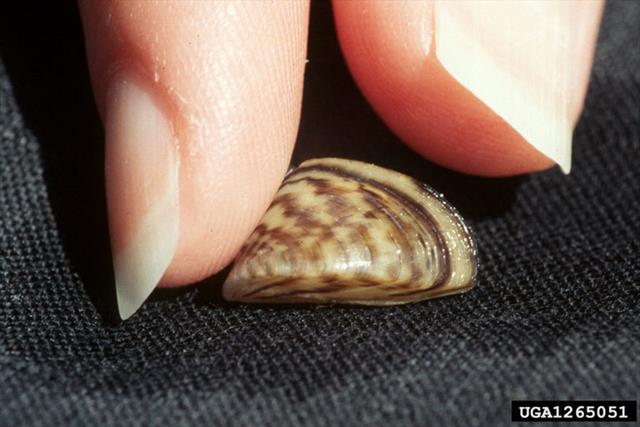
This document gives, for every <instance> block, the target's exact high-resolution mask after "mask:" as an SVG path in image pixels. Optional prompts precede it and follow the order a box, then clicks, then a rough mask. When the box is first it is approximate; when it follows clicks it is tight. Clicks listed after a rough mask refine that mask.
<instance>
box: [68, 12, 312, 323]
mask: <svg viewBox="0 0 640 427" xmlns="http://www.w3.org/2000/svg"><path fill="white" fill-rule="evenodd" d="M80 8H81V15H82V19H83V26H84V31H85V38H86V46H87V54H88V60H89V67H90V72H91V77H92V83H93V86H94V92H95V95H96V99H97V103H98V106H99V110H100V112H101V116H102V119H103V122H104V125H105V138H106V143H105V149H106V165H105V169H106V186H107V202H108V210H109V212H108V213H109V227H110V234H111V241H112V250H113V254H114V272H115V278H116V290H117V295H118V306H119V310H120V313H121V316H122V317H123V318H126V317H128V316H130V315H131V314H132V313H133V312H134V311H135V310H136V309H137V308H138V307H139V306H140V305H141V304H142V302H143V300H144V299H146V298H147V296H148V295H149V294H150V292H151V291H152V290H153V288H154V287H155V286H156V285H157V284H158V282H160V281H162V284H163V285H166V286H176V285H184V284H188V283H192V282H194V281H197V280H199V279H202V278H204V277H206V276H208V275H210V274H211V273H214V272H216V271H218V270H220V269H221V268H222V267H224V266H225V265H226V264H227V263H228V262H229V261H230V260H231V258H232V257H233V256H234V254H235V253H236V252H237V250H238V249H239V247H240V246H241V244H242V242H243V241H244V240H245V239H246V237H247V236H248V234H249V233H250V232H251V230H252V229H253V227H254V226H255V224H256V223H257V221H258V220H259V219H260V217H261V216H262V214H263V213H264V211H265V210H266V208H267V205H268V203H269V201H270V200H271V198H272V196H273V194H274V193H275V191H276V190H277V187H278V184H279V183H280V182H281V180H282V177H283V175H284V173H285V171H286V167H287V165H288V161H289V158H290V155H291V151H292V146H293V143H294V140H295V136H296V131H297V126H298V120H299V114H300V103H301V96H302V80H303V72H304V63H305V51H306V31H307V20H308V4H307V3H305V2H269V3H268V2H246V3H244V2H236V1H233V2H231V1H229V2H223V1H216V2H186V1H176V2H168V1H139V2H138V1H122V2H116V1H108V0H101V1H95V0H91V1H90V0H85V1H81V3H80Z"/></svg>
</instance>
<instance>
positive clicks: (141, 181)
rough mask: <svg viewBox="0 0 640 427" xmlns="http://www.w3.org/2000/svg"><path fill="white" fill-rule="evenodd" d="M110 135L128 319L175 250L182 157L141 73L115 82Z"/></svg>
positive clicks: (110, 182)
mask: <svg viewBox="0 0 640 427" xmlns="http://www.w3.org/2000/svg"><path fill="white" fill-rule="evenodd" d="M105 135H106V144H105V145H106V147H105V148H106V156H105V161H106V164H105V169H106V186H107V204H108V209H109V229H110V230H109V231H110V235H111V244H112V252H113V266H114V274H115V281H116V294H117V301H118V310H119V313H120V317H121V318H122V319H123V320H124V319H127V318H128V317H130V316H131V315H132V314H133V313H135V312H136V310H138V308H140V306H141V305H142V303H143V302H144V301H145V300H146V299H147V298H148V297H149V294H151V292H152V291H153V289H154V288H155V287H156V285H157V284H158V282H159V281H160V279H161V278H162V276H163V274H164V272H165V271H166V269H167V267H168V266H169V264H170V263H171V259H172V258H173V256H174V254H175V251H176V245H177V241H178V229H179V210H178V176H179V173H178V172H179V156H178V152H177V143H176V140H175V137H174V135H173V132H172V127H171V125H170V123H169V121H168V119H167V116H166V115H165V113H164V112H163V111H162V108H161V106H160V104H159V103H158V102H157V99H155V98H154V97H153V95H152V93H151V86H149V85H145V84H144V83H143V80H142V79H140V78H138V77H137V76H136V75H134V74H126V73H121V74H118V75H116V76H115V77H114V78H113V79H112V80H111V83H110V86H109V91H108V92H107V108H106V116H105Z"/></svg>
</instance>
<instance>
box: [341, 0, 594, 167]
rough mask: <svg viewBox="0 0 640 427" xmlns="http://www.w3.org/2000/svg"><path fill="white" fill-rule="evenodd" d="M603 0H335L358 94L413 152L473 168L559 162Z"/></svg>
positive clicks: (565, 162) (565, 160)
mask: <svg viewBox="0 0 640 427" xmlns="http://www.w3.org/2000/svg"><path fill="white" fill-rule="evenodd" d="M601 10H602V2H601V1H600V0H594V1H583V2H565V1H557V2H556V1H553V2H552V1H547V2H525V1H513V2H506V1H497V2H493V1H474V2H451V1H446V2H445V1H435V2H434V1H430V2H416V1H405V2H400V1H389V2H384V1H371V2H353V1H339V0H335V1H334V12H335V19H336V27H337V31H338V36H339V39H340V42H341V46H342V49H343V52H344V55H345V58H346V61H347V63H348V65H349V68H350V70H351V72H352V74H353V76H354V78H355V79H356V81H357V83H358V85H359V86H360V88H361V90H362V91H363V93H364V95H365V96H366V97H367V98H368V99H369V101H370V102H371V104H372V105H373V107H374V108H375V109H376V111H377V112H378V113H379V114H380V116H381V117H382V119H383V120H384V121H385V122H386V123H387V125H388V126H389V127H390V128H391V129H392V130H393V131H394V132H395V133H396V134H397V135H398V136H399V137H401V138H402V139H403V140H404V141H405V142H407V143H408V144H409V145H410V146H412V147H413V148H414V149H415V150H417V151H418V152H419V153H421V154H423V155H424V156H426V157H428V158H429V159H431V160H434V161H436V162H438V163H440V164H443V165H445V166H448V167H450V168H453V169H457V170H460V171H463V172H468V173H474V174H479V175H512V174H519V173H524V172H530V171H535V170H539V169H543V168H547V167H549V166H551V165H553V163H554V162H556V163H558V164H560V166H561V167H562V168H563V169H564V170H565V171H568V170H569V167H570V160H571V133H572V130H573V126H574V124H575V122H576V120H577V117H578V116H579V114H580V111H581V109H582V104H583V100H584V96H585V92H586V87H587V82H588V77H589V70H590V67H591V62H592V57H593V51H594V46H595V40H596V35H597V28H598V24H599V20H600V15H601Z"/></svg>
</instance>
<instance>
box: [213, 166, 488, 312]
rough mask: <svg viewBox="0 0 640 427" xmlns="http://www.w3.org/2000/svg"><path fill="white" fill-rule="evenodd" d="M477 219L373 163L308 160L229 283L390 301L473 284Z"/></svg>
mask: <svg viewBox="0 0 640 427" xmlns="http://www.w3.org/2000/svg"><path fill="white" fill-rule="evenodd" d="M476 270H477V257H476V249H475V244H474V242H473V240H472V236H471V233H470V231H469V229H468V227H467V226H466V225H465V223H464V221H463V220H462V218H461V217H460V215H459V214H458V213H457V212H456V210H455V209H454V208H453V207H452V206H451V205H449V204H448V203H447V202H446V201H445V200H444V199H443V198H442V196H441V195H440V194H438V193H436V192H435V191H434V190H432V189H431V188H429V187H427V186H426V185H424V184H422V183H420V182H418V181H416V180H414V179H413V178H410V177H408V176H406V175H403V174H400V173H397V172H394V171H391V170H388V169H384V168H381V167H378V166H375V165H372V164H368V163H362V162H358V161H352V160H344V159H335V158H325V159H314V160H308V161H306V162H304V163H302V164H301V165H300V166H299V167H298V168H296V169H294V170H293V171H291V172H290V173H289V174H288V175H287V176H286V178H285V180H284V182H283V184H282V186H281V187H280V189H279V191H278V193H277V194H276V196H275V199H274V201H273V203H272V204H271V206H270V207H269V209H268V210H267V212H266V214H265V216H264V218H263V219H262V221H261V222H260V224H259V225H258V227H257V228H256V229H255V231H254V232H253V234H252V235H251V236H250V237H249V239H248V241H247V242H246V243H245V245H244V246H243V248H242V249H241V251H240V253H239V255H238V257H237V259H236V262H235V264H234V266H233V269H232V270H231V272H230V273H229V276H228V277H227V280H226V282H225V284H224V287H223V294H224V296H225V298H226V299H228V300H233V301H242V302H252V303H344V304H363V305H391V304H402V303H408V302H415V301H421V300H425V299H429V298H435V297H439V296H444V295H450V294H457V293H461V292H464V291H467V290H469V289H471V288H472V287H473V285H474V279H475V276H476Z"/></svg>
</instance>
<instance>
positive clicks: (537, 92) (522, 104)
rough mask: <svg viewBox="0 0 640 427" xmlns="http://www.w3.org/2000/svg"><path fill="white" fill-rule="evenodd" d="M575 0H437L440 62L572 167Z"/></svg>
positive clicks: (564, 166) (530, 139) (556, 158)
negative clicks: (572, 25)
mask: <svg viewBox="0 0 640 427" xmlns="http://www.w3.org/2000/svg"><path fill="white" fill-rule="evenodd" d="M574 7H576V4H575V3H574V2H565V1H545V2H525V1H520V0H518V1H468V2H467V1H465V2H452V1H444V0H437V2H436V7H435V18H434V26H435V45H436V55H437V57H438V59H439V61H440V63H441V64H442V65H443V66H444V67H445V68H446V69H447V71H448V72H449V73H450V74H451V75H452V76H453V77H454V78H455V79H456V80H458V81H459V82H460V83H461V84H462V85H463V86H465V87H466V88H467V89H469V90H470V91H471V92H472V93H473V94H475V95H476V96H477V97H478V99H480V100H481V101H482V102H484V103H485V104H486V105H487V106H488V107H489V108H491V109H492V110H493V111H494V112H495V113H496V114H498V115H499V116H500V117H502V118H503V119H504V120H505V121H506V122H507V123H508V124H509V125H510V126H511V127H512V128H513V129H514V130H515V131H516V132H518V133H519V134H520V135H521V136H522V137H523V138H524V139H525V140H526V141H528V142H529V143H530V144H531V145H533V146H534V147H535V148H536V149H538V150H539V151H540V152H542V153H543V154H544V155H546V156H547V157H549V158H550V159H551V160H553V161H555V162H556V163H557V164H558V165H560V167H561V168H562V170H563V171H564V172H565V173H568V172H569V170H570V168H571V138H572V130H573V123H572V118H571V112H570V103H571V101H572V98H573V93H572V91H573V89H574V88H573V82H572V76H573V75H574V74H575V71H576V70H572V68H571V65H572V64H571V62H570V61H571V58H573V56H572V52H571V50H572V48H573V47H574V46H575V42H574V40H573V37H574V35H573V34H572V32H571V28H572V27H571V26H570V25H568V24H569V21H568V20H570V19H571V16H572V12H571V11H572V8H574Z"/></svg>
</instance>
